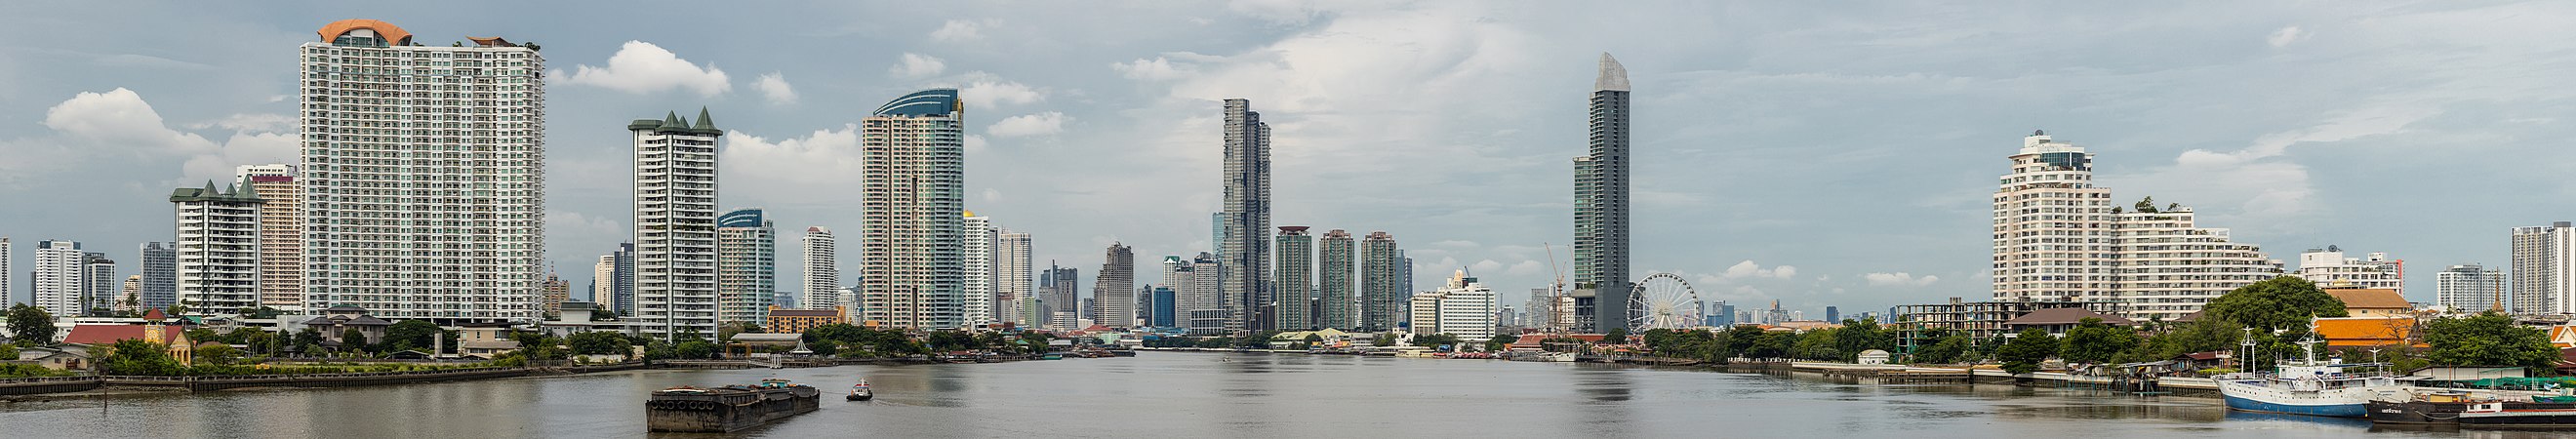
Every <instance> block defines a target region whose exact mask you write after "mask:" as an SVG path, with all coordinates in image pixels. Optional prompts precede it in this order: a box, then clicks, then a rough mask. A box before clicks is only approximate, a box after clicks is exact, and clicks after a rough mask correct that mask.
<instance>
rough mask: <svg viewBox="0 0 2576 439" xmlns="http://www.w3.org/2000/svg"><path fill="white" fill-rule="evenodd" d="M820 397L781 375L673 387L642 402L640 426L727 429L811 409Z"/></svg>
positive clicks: (679, 430) (651, 428)
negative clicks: (719, 384) (755, 380)
mask: <svg viewBox="0 0 2576 439" xmlns="http://www.w3.org/2000/svg"><path fill="white" fill-rule="evenodd" d="M822 398H823V392H822V391H821V390H819V389H815V388H814V387H813V386H807V385H801V384H793V383H789V382H788V381H787V380H782V379H766V380H760V384H759V385H755V386H739V385H735V386H724V387H717V388H711V389H700V388H695V387H674V388H669V389H662V390H657V391H654V392H653V397H652V399H648V400H645V401H644V426H645V429H646V430H647V431H652V432H669V433H729V432H734V431H739V430H742V429H745V428H751V427H756V426H760V425H762V424H768V423H770V422H776V421H778V420H780V419H786V418H787V417H789V416H795V415H800V414H804V413H806V412H811V411H814V409H816V408H818V407H819V406H820V402H821V401H822Z"/></svg>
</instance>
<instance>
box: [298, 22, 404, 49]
mask: <svg viewBox="0 0 2576 439" xmlns="http://www.w3.org/2000/svg"><path fill="white" fill-rule="evenodd" d="M358 29H366V30H372V31H376V35H378V36H382V37H384V40H385V41H386V42H387V43H391V44H393V45H396V46H400V45H405V44H411V31H406V30H403V28H402V27H400V26H394V24H393V23H386V22H383V21H379V20H372V19H365V18H358V19H349V20H340V21H334V22H331V24H327V25H323V26H322V30H320V31H315V32H314V33H315V34H319V35H321V36H322V42H325V43H328V42H331V39H333V38H339V37H340V35H341V34H346V33H349V31H353V30H358Z"/></svg>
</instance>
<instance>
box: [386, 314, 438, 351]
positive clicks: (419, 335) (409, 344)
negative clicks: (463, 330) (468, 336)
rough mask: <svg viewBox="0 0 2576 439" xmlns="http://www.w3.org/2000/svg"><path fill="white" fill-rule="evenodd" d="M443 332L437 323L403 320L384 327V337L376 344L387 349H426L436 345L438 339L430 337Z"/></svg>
mask: <svg viewBox="0 0 2576 439" xmlns="http://www.w3.org/2000/svg"><path fill="white" fill-rule="evenodd" d="M445 332H446V331H445V330H441V329H439V328H438V324H436V323H430V322H429V321H427V320H404V321H399V322H394V324H393V326H387V327H385V339H384V340H381V341H380V342H379V343H378V344H382V345H385V350H387V351H399V350H405V349H423V350H426V349H429V348H431V347H436V346H438V339H436V338H432V337H438V336H440V335H442V334H444V333H445Z"/></svg>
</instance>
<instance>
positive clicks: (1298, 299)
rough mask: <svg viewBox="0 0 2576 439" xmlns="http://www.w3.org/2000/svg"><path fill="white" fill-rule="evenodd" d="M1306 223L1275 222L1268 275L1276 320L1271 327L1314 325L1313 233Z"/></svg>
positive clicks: (1297, 327)
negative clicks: (1273, 271)
mask: <svg viewBox="0 0 2576 439" xmlns="http://www.w3.org/2000/svg"><path fill="white" fill-rule="evenodd" d="M1306 229H1307V227H1306V226H1279V237H1278V240H1279V242H1278V243H1277V247H1274V248H1277V249H1279V256H1278V259H1276V260H1274V261H1273V263H1275V264H1277V265H1276V266H1275V267H1276V268H1277V269H1278V273H1277V274H1276V275H1273V276H1271V278H1270V281H1271V285H1272V287H1271V289H1272V291H1273V292H1274V293H1275V295H1274V296H1272V297H1274V298H1276V300H1277V302H1276V305H1274V306H1272V307H1271V309H1274V310H1276V313H1277V314H1276V315H1277V316H1278V317H1277V320H1276V321H1275V324H1276V325H1277V326H1276V327H1275V328H1277V329H1280V330H1289V331H1304V330H1310V329H1315V312H1314V311H1315V235H1312V234H1308V233H1306Z"/></svg>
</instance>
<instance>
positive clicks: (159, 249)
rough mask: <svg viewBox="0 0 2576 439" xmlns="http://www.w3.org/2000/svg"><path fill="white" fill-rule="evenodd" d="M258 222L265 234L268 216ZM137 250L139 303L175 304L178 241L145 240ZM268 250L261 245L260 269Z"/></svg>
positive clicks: (264, 241) (148, 305) (156, 306)
mask: <svg viewBox="0 0 2576 439" xmlns="http://www.w3.org/2000/svg"><path fill="white" fill-rule="evenodd" d="M260 222H261V223H262V229H263V231H262V233H266V232H265V228H266V223H267V222H268V218H267V217H261V218H260ZM265 238H266V236H265V235H262V239H261V241H260V243H261V244H262V245H266V244H267V239H265ZM136 250H137V254H139V255H140V257H137V258H135V259H138V260H140V261H142V262H143V265H142V266H141V267H137V268H140V269H141V270H142V271H139V272H137V273H139V274H138V276H143V278H142V279H141V280H140V282H141V283H142V284H141V285H138V286H139V287H141V288H142V291H140V294H139V297H137V299H139V300H140V301H141V302H140V303H139V304H140V305H142V307H144V308H151V309H166V308H169V307H170V305H176V304H178V303H179V243H177V242H146V243H143V245H142V246H141V247H140V248H137V249H136ZM267 250H268V248H267V247H260V254H261V255H262V256H263V258H262V259H261V262H262V264H261V267H262V269H263V270H265V269H266V267H267V264H266V262H267V260H266V258H265V256H266V255H267V254H268V251H267ZM288 262H293V261H292V260H290V261H288ZM260 274H261V275H262V277H263V279H265V276H266V275H267V272H266V271H262V272H261V273H260ZM260 289H261V290H263V291H265V290H267V289H268V286H267V284H260ZM290 306H302V305H300V304H299V305H290Z"/></svg>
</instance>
